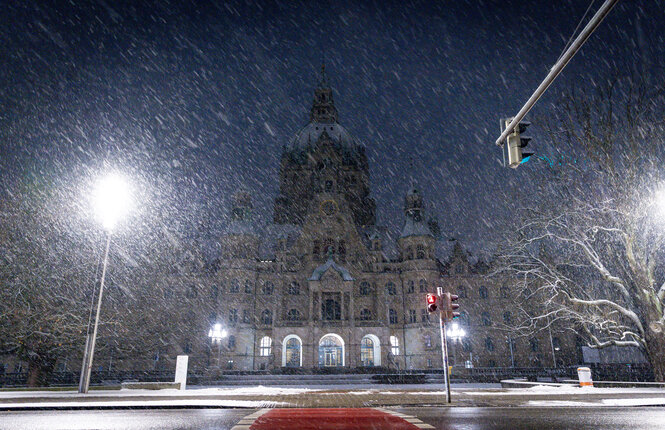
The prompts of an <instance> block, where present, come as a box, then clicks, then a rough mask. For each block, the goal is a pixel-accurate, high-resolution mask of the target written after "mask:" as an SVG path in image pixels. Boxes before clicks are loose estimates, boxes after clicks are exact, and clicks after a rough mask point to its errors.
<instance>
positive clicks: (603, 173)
mask: <svg viewBox="0 0 665 430" xmlns="http://www.w3.org/2000/svg"><path fill="white" fill-rule="evenodd" d="M663 105H664V103H663V91H662V89H656V90H654V89H653V88H647V87H646V86H644V85H640V84H636V83H635V82H634V81H631V80H618V79H616V80H613V81H611V82H609V83H607V84H605V85H602V86H600V87H598V89H597V90H595V91H594V92H593V93H592V92H590V91H583V92H578V93H574V94H570V95H567V96H566V97H565V98H564V99H563V101H562V102H561V103H560V104H559V105H558V106H559V107H558V112H557V115H556V117H555V119H553V120H550V121H548V122H547V125H546V129H547V131H548V133H547V134H548V135H549V136H550V137H551V144H552V146H553V147H554V148H556V150H557V151H559V159H560V160H561V161H562V163H561V164H559V163H558V162H557V163H552V166H551V168H550V167H544V168H543V166H542V165H541V166H540V168H537V167H536V166H533V168H534V171H536V173H540V174H541V175H540V176H539V177H536V178H535V179H534V184H533V185H534V186H535V187H536V189H537V192H536V193H535V194H536V195H537V198H538V201H537V202H533V203H531V204H529V205H525V207H523V208H522V210H521V212H520V213H521V217H520V220H521V221H520V223H519V225H518V226H516V228H515V230H514V232H513V233H514V234H512V235H511V236H510V237H509V238H508V240H507V243H506V245H505V248H504V249H503V251H502V252H501V253H502V256H501V258H500V259H499V263H498V267H499V269H498V271H499V272H503V273H504V274H508V275H509V276H511V277H513V278H514V279H517V288H518V289H519V290H521V293H522V294H521V296H522V297H523V299H524V304H525V305H524V306H523V307H522V312H523V316H524V317H525V318H524V321H523V322H524V324H523V325H522V326H521V327H520V329H521V330H523V331H525V332H528V331H532V330H535V329H538V328H540V329H542V328H543V327H549V326H550V325H551V324H554V323H557V324H559V323H565V324H566V325H567V327H569V328H570V329H573V330H576V331H578V332H579V333H580V334H581V335H582V336H583V337H584V338H585V339H586V340H587V342H588V345H589V346H591V347H595V348H603V347H606V346H610V345H617V346H634V347H638V348H640V349H641V350H642V351H644V352H645V354H646V356H647V357H648V359H649V361H650V363H651V365H652V367H653V371H654V374H655V377H656V379H657V380H658V381H663V380H664V379H665V305H664V304H665V262H664V259H663V258H664V257H665V252H664V251H665V250H664V249H663V243H664V241H665V211H664V210H663V209H664V208H665V182H664V181H663V179H664V178H663V176H664V174H665V172H664V171H663V161H664V160H665V157H664V156H663V155H664V152H665V151H664V145H663V136H664V133H663V117H662V107H663ZM573 154H574V155H573ZM550 158H552V157H550ZM543 172H545V174H543Z"/></svg>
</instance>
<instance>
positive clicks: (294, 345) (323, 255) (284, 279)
mask: <svg viewBox="0 0 665 430" xmlns="http://www.w3.org/2000/svg"><path fill="white" fill-rule="evenodd" d="M369 167H370V166H369V163H368V160H367V156H366V153H365V147H364V146H363V144H362V143H360V142H359V141H358V140H356V139H355V138H354V137H353V136H352V135H351V134H350V133H349V132H348V131H347V130H346V129H345V128H344V127H343V126H342V125H341V124H340V122H339V120H338V111H337V108H336V106H335V103H334V101H333V92H332V89H331V87H330V85H329V84H328V82H327V79H326V77H325V74H323V75H322V78H321V80H320V82H319V84H318V86H317V88H316V89H315V92H314V101H313V104H312V106H311V109H310V114H309V123H308V124H307V125H306V126H305V127H303V128H302V129H301V130H300V131H298V132H297V133H296V134H295V136H294V137H293V139H292V140H291V141H290V142H288V143H287V144H286V145H284V146H283V153H282V158H281V166H280V178H279V180H280V184H279V194H278V196H277V197H276V199H275V201H274V218H273V220H272V223H271V224H270V225H268V226H267V227H265V228H262V229H261V231H260V232H259V229H258V228H257V220H255V219H253V217H252V201H251V195H250V194H249V193H247V192H242V191H241V192H238V193H236V194H235V195H234V197H233V201H232V207H231V208H230V210H231V219H232V221H231V222H230V223H229V224H228V226H227V229H226V231H225V232H224V235H223V236H222V237H221V238H220V242H221V255H220V256H219V260H218V262H217V265H216V268H215V270H214V272H213V274H212V275H206V279H203V278H200V279H199V286H198V287H197V288H199V289H200V288H204V289H210V290H211V291H212V293H211V294H210V295H208V294H207V293H200V294H205V295H206V297H214V298H215V300H213V305H212V307H211V309H210V311H211V312H210V317H209V318H208V320H207V321H208V323H209V324H210V325H211V326H213V325H214V324H219V326H218V328H222V329H223V330H225V332H226V333H225V334H226V337H224V338H222V339H221V340H218V342H216V343H215V344H213V345H212V346H211V345H208V348H209V349H208V352H207V354H208V360H209V362H208V365H209V364H210V363H213V364H214V363H215V362H216V361H218V362H219V365H220V367H222V368H223V369H235V370H259V369H275V368H279V367H296V368H315V367H320V366H329V367H340V366H341V367H351V368H354V367H361V366H383V367H389V368H393V369H397V368H399V369H427V368H437V367H438V368H440V367H441V342H440V336H439V328H438V327H439V324H438V316H437V315H436V314H433V315H432V316H428V315H427V313H426V310H425V294H426V293H427V292H435V291H436V287H437V286H442V287H443V288H444V291H450V292H453V293H456V294H458V295H459V296H460V300H459V303H460V304H461V310H462V311H463V313H462V317H461V318H460V320H459V324H460V326H462V328H463V329H464V330H465V331H466V336H465V337H464V338H463V339H461V341H459V342H451V345H450V346H451V355H452V356H453V357H452V358H451V361H452V362H457V364H458V365H460V364H461V363H464V362H466V361H471V362H472V363H473V365H474V366H476V367H478V366H481V367H486V366H505V367H508V366H511V365H513V364H514V365H515V366H552V364H553V358H554V359H557V360H558V363H560V364H562V359H563V358H564V355H563V354H561V358H559V357H556V356H557V351H558V350H561V349H562V348H567V349H569V350H570V349H572V348H570V347H571V345H566V340H565V339H563V338H562V337H561V335H557V334H556V333H554V334H549V335H546V334H543V336H542V338H532V339H529V340H524V339H521V340H520V339H518V340H511V339H510V335H509V333H508V332H507V331H506V330H505V327H506V325H510V324H511V320H512V319H513V316H512V315H511V313H510V302H511V299H510V297H509V293H508V290H507V288H506V287H504V286H501V285H492V284H491V283H490V282H489V281H488V280H487V279H486V278H485V276H484V274H485V272H486V271H487V267H486V265H484V264H482V263H476V264H470V263H469V261H468V260H467V253H466V252H464V251H463V249H462V247H461V246H460V245H455V248H454V250H453V251H452V253H451V255H449V256H446V257H445V259H443V260H441V259H439V258H438V257H439V256H437V255H436V254H435V249H436V246H435V245H436V241H437V239H435V231H433V230H435V229H436V227H435V225H434V224H432V223H431V222H428V217H427V213H426V201H425V199H424V196H423V193H422V190H419V189H418V188H416V187H411V188H410V189H409V191H408V192H407V193H406V195H405V196H404V215H403V216H404V218H403V227H402V229H401V231H400V232H397V234H396V235H395V236H396V237H397V239H396V240H395V241H391V240H390V239H389V237H390V236H389V235H388V234H387V232H386V229H384V228H381V227H380V226H377V225H376V216H375V209H376V203H375V201H374V200H373V199H372V198H371V197H370V169H369ZM208 277H210V278H209V279H208ZM208 323H206V324H208ZM501 327H503V329H502V328H501ZM207 328H208V327H200V330H199V331H200V332H201V333H200V334H201V337H204V336H205V333H206V331H207ZM211 331H214V330H211ZM210 334H213V335H214V333H212V332H211V333H210ZM195 343H197V342H193V344H195ZM572 346H574V345H572ZM192 349H196V347H192V346H191V344H190V343H187V345H186V346H185V347H184V348H182V349H181V350H180V351H177V352H178V353H183V352H184V353H190V354H192V355H193V359H192V358H190V363H191V365H194V366H197V359H196V357H197V351H194V350H192ZM561 352H563V351H561ZM199 354H200V353H199ZM555 357H556V358H555ZM565 357H568V358H567V360H572V361H575V358H576V357H570V354H566V355H565ZM200 364H201V365H202V364H203V363H200Z"/></svg>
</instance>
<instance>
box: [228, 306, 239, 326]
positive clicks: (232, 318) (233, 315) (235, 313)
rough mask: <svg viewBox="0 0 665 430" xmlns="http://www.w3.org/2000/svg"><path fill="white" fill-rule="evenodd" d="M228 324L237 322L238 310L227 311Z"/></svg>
mask: <svg viewBox="0 0 665 430" xmlns="http://www.w3.org/2000/svg"><path fill="white" fill-rule="evenodd" d="M229 322H230V323H237V322H238V309H231V310H230V311H229Z"/></svg>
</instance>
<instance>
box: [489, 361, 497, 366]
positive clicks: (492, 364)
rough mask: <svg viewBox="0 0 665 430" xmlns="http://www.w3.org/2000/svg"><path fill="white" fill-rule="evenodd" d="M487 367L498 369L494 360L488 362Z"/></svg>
mask: <svg viewBox="0 0 665 430" xmlns="http://www.w3.org/2000/svg"><path fill="white" fill-rule="evenodd" d="M487 367H496V361H494V360H489V361H488V362H487Z"/></svg>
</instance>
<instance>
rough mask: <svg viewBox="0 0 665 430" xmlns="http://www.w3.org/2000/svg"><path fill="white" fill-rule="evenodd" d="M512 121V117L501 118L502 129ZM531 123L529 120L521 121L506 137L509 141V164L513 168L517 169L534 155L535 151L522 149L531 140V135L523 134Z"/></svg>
mask: <svg viewBox="0 0 665 430" xmlns="http://www.w3.org/2000/svg"><path fill="white" fill-rule="evenodd" d="M510 121H512V118H503V119H502V120H501V131H503V130H505V129H506V127H508V125H509V124H510ZM530 125H531V123H530V122H528V121H520V123H519V124H518V125H517V126H516V127H515V129H514V130H513V132H512V133H510V134H509V135H508V137H507V138H506V140H507V143H508V165H509V166H510V167H512V168H513V169H516V168H517V166H519V165H520V164H521V163H523V162H524V161H526V160H528V159H529V157H531V156H532V155H533V153H527V152H523V151H522V148H524V147H526V146H527V145H528V144H529V141H530V140H531V138H530V137H526V136H522V135H523V134H524V132H525V131H526V128H527V127H528V126H530Z"/></svg>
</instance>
